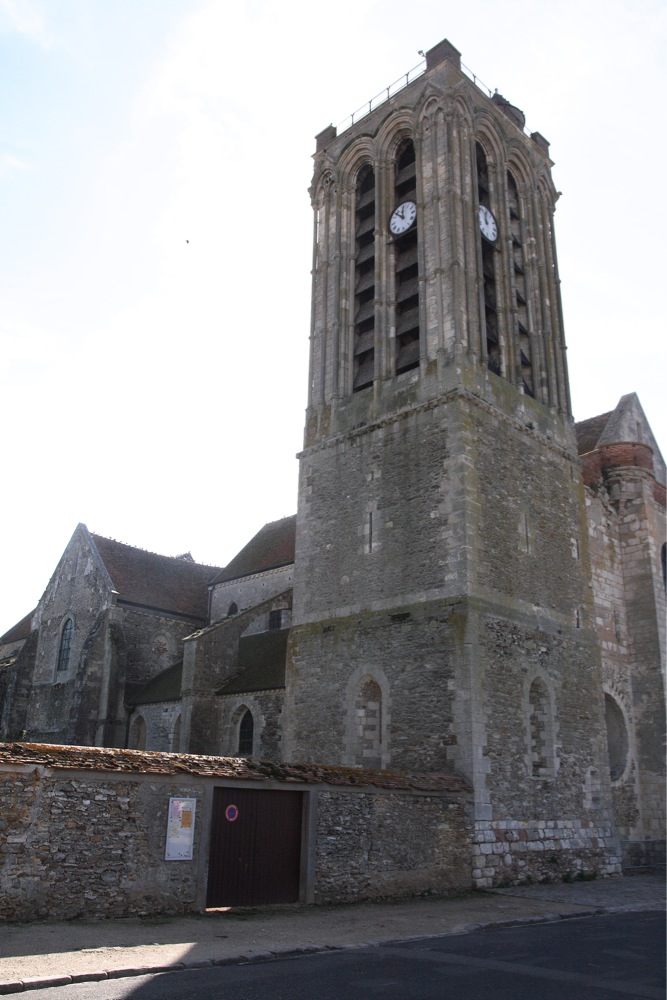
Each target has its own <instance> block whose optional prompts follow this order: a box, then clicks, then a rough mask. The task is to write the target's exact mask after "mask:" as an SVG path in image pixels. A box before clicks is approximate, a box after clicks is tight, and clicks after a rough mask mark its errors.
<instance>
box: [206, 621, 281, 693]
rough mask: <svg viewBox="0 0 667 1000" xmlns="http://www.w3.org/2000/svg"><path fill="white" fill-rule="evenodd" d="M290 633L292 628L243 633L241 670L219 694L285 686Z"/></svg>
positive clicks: (240, 653) (240, 654)
mask: <svg viewBox="0 0 667 1000" xmlns="http://www.w3.org/2000/svg"><path fill="white" fill-rule="evenodd" d="M288 636H289V629H288V628H285V629H281V630H280V631H276V632H260V633H259V634H258V635H245V636H242V637H241V639H240V640H239V658H238V665H239V673H238V674H236V676H235V677H232V679H231V680H229V681H225V683H224V684H222V685H221V686H220V687H219V688H218V690H217V691H216V694H241V693H243V692H245V691H270V690H271V689H274V688H284V687H285V658H286V656H287V639H288Z"/></svg>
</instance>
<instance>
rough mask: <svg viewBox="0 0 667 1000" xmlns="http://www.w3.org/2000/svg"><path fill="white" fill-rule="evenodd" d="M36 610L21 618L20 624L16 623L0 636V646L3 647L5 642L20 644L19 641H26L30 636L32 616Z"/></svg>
mask: <svg viewBox="0 0 667 1000" xmlns="http://www.w3.org/2000/svg"><path fill="white" fill-rule="evenodd" d="M36 610H37V608H33V609H32V611H31V612H30V614H29V615H26V616H25V618H22V619H21V621H20V622H17V623H16V625H12V627H11V628H10V629H9V631H8V632H5V634H4V635H3V636H0V646H2V645H4V644H5V643H6V642H20V641H21V639H27V638H28V636H29V635H30V626H31V625H32V616H33V615H34V613H35V611H36Z"/></svg>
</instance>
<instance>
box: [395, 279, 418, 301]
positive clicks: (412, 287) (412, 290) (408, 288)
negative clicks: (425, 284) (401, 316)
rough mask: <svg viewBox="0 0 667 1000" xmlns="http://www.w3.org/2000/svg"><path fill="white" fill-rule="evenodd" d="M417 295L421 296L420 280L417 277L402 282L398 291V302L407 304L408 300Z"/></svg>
mask: <svg viewBox="0 0 667 1000" xmlns="http://www.w3.org/2000/svg"><path fill="white" fill-rule="evenodd" d="M415 295H419V278H417V277H414V278H409V279H408V280H407V281H401V282H400V284H399V286H398V288H397V289H396V301H397V302H398V303H402V302H405V300H406V299H410V298H412V297H413V296H415Z"/></svg>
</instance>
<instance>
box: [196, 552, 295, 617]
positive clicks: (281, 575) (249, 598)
mask: <svg viewBox="0 0 667 1000" xmlns="http://www.w3.org/2000/svg"><path fill="white" fill-rule="evenodd" d="M292 576H293V566H292V565H291V564H290V565H289V566H279V567H278V568H277V569H271V570H267V571H266V572H265V573H252V574H251V575H250V576H243V577H240V578H238V579H236V580H227V581H225V582H223V583H218V584H216V586H215V587H214V588H213V591H212V593H211V624H213V623H214V622H219V621H222V619H223V618H226V617H227V614H228V611H229V608H230V606H231V605H232V604H235V605H236V606H237V608H238V609H239V611H245V610H246V608H252V607H254V606H255V605H256V604H261V603H262V602H264V601H266V600H267V599H268V598H270V597H273V596H274V594H280V593H281V592H282V591H285V590H288V589H289V588H290V587H291V586H292ZM285 606H286V607H287V604H286V605H285ZM251 630H254V631H261V630H262V629H261V628H260V624H259V623H257V624H256V625H255V627H254V629H252V628H251V629H250V630H249V632H250V631H251Z"/></svg>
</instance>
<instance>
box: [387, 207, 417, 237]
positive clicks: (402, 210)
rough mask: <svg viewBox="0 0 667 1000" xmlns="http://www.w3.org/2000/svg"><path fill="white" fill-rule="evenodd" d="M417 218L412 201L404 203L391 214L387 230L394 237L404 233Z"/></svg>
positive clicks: (415, 208)
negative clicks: (389, 230)
mask: <svg viewBox="0 0 667 1000" xmlns="http://www.w3.org/2000/svg"><path fill="white" fill-rule="evenodd" d="M416 218H417V206H416V205H415V203H414V201H404V202H403V204H402V205H399V206H398V208H395V209H394V211H393V212H392V213H391V218H390V220H389V228H390V229H391V231H392V233H393V234H394V236H400V234H401V233H404V232H406V231H407V230H408V229H409V228H410V226H411V225H412V224H413V222H414V221H415V219H416Z"/></svg>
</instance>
